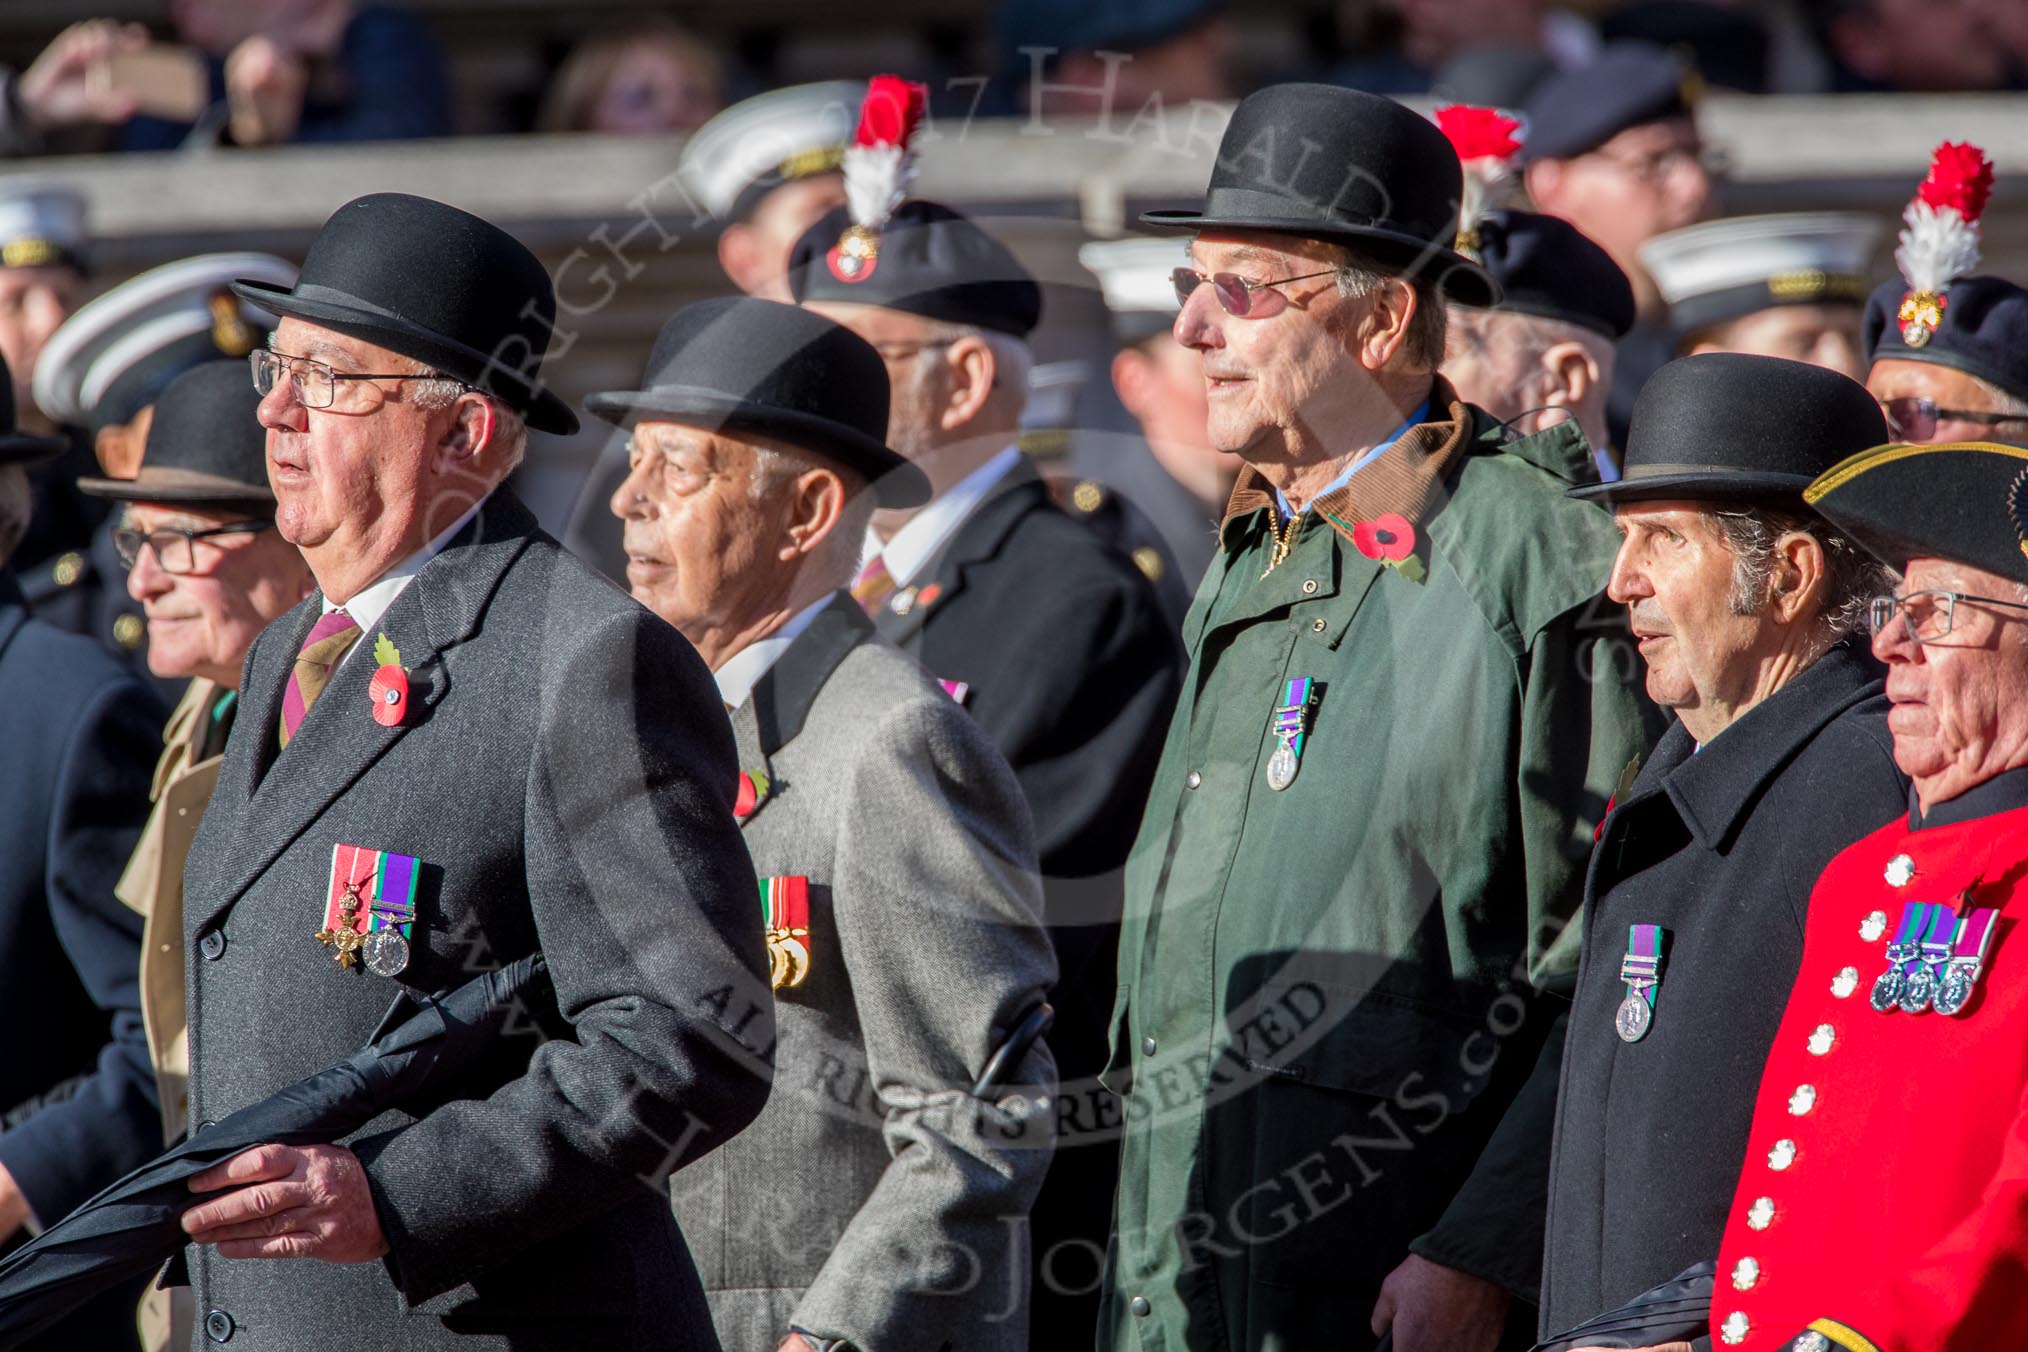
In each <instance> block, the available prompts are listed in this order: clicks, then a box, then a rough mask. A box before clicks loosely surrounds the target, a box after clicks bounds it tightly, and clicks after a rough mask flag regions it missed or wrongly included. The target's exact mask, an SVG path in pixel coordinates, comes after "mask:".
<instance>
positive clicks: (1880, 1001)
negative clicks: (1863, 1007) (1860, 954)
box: [1872, 962, 1903, 1014]
mask: <svg viewBox="0 0 2028 1352" xmlns="http://www.w3.org/2000/svg"><path fill="white" fill-rule="evenodd" d="M1902 984H1903V982H1902V976H1901V964H1900V963H1898V962H1897V963H1895V964H1894V965H1893V966H1892V967H1889V968H1888V969H1887V970H1886V971H1884V972H1882V973H1881V974H1880V977H1879V979H1878V980H1877V981H1875V982H1874V983H1873V997H1872V1000H1873V1008H1874V1010H1875V1012H1877V1013H1880V1014H1885V1013H1887V1012H1888V1011H1889V1010H1891V1009H1893V1008H1894V1007H1895V1006H1896V1005H1898V1004H1900V1003H1901V988H1902Z"/></svg>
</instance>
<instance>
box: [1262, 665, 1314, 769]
mask: <svg viewBox="0 0 2028 1352" xmlns="http://www.w3.org/2000/svg"><path fill="white" fill-rule="evenodd" d="M1317 695H1318V686H1317V683H1316V681H1315V680H1314V679H1312V678H1311V677H1308V676H1298V677H1296V678H1295V679H1294V680H1291V681H1289V682H1287V683H1286V684H1285V685H1284V686H1283V687H1282V702H1281V703H1280V704H1278V705H1276V706H1275V711H1274V717H1273V719H1272V720H1270V721H1269V723H1268V731H1269V732H1271V733H1273V734H1274V739H1275V749H1274V751H1273V752H1272V753H1271V754H1270V755H1269V756H1268V763H1267V783H1268V787H1269V788H1271V789H1273V790H1274V791H1275V792H1276V793H1280V792H1281V791H1282V790H1283V789H1286V788H1287V787H1288V786H1289V785H1291V784H1293V783H1295V782H1296V772H1297V771H1298V770H1300V769H1302V767H1303V741H1304V739H1305V738H1306V737H1308V736H1309V731H1310V714H1311V711H1312V710H1313V709H1314V708H1315V707H1316V704H1317Z"/></svg>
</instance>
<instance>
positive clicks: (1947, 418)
mask: <svg viewBox="0 0 2028 1352" xmlns="http://www.w3.org/2000/svg"><path fill="white" fill-rule="evenodd" d="M1880 411H1881V412H1882V413H1883V414H1885V415H1886V416H1887V430H1888V431H1889V432H1891V433H1893V435H1894V439H1895V440H1896V441H1928V440H1929V439H1930V438H1931V437H1933V436H1935V435H1936V425H1937V424H1938V423H1940V422H1962V423H1975V424H1977V425H1978V426H1980V427H1997V426H1998V425H1999V424H2001V423H2009V422H2028V416H2024V415H2022V414H2019V413H1983V412H1980V411H1979V410H1977V409H1969V408H1938V407H1937V406H1936V400H1934V399H1932V398H1930V397H1929V396H1928V395H1926V394H1907V395H1902V396H1901V397H1900V398H1897V399H1883V400H1881V401H1880Z"/></svg>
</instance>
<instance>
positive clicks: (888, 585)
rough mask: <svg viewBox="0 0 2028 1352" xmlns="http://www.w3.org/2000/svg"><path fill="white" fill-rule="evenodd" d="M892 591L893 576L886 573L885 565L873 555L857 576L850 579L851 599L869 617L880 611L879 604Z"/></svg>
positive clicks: (883, 561)
mask: <svg viewBox="0 0 2028 1352" xmlns="http://www.w3.org/2000/svg"><path fill="white" fill-rule="evenodd" d="M893 590H894V576H893V575H892V574H891V573H889V572H888V571H887V563H886V562H885V560H883V559H882V558H881V557H880V555H878V554H875V555H874V556H873V557H872V558H870V559H868V560H867V561H866V566H865V567H864V568H861V569H860V570H859V576H857V577H855V578H853V579H852V599H853V600H855V601H857V602H858V603H859V608H860V609H861V610H863V611H865V612H866V613H867V614H868V615H871V614H872V613H873V612H874V611H876V610H878V609H880V603H881V602H882V601H885V600H886V599H887V596H888V593H890V592H892V591H893Z"/></svg>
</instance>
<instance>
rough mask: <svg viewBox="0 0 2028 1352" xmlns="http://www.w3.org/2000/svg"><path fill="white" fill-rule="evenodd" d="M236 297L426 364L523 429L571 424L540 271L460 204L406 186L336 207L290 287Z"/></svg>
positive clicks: (240, 286) (517, 245)
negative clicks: (515, 415)
mask: <svg viewBox="0 0 2028 1352" xmlns="http://www.w3.org/2000/svg"><path fill="white" fill-rule="evenodd" d="M232 289H233V291H234V292H236V293H237V294H238V295H239V296H240V297H241V299H243V300H248V301H251V302H253V303H254V304H255V305H258V306H260V307H261V308H262V309H264V310H267V311H270V312H272V313H274V314H278V315H283V316H293V317H295V318H297V319H305V320H308V321H309V322H310V323H312V324H317V325H320V326H322V327H324V328H327V329H333V330H336V331H337V332H339V333H343V334H346V335H348V336H350V337H354V338H363V339H365V340H366V341H368V342H371V343H378V344H379V345H380V346H382V347H385V348H389V349H391V350H392V351H395V352H399V353H401V354H402V355H403V356H404V357H413V358H414V359H415V360H417V361H420V362H427V363H429V364H430V365H431V366H433V367H435V368H436V369H437V370H439V371H441V372H443V373H444V374H445V375H447V376H450V377H452V378H453V379H456V380H462V381H464V382H465V383H467V384H469V385H474V386H477V387H478V388H480V389H483V390H485V391H486V392H487V393H488V394H491V395H495V396H497V397H498V398H500V399H502V400H504V401H505V402H506V403H508V404H509V405H511V406H513V407H514V408H516V409H519V410H520V411H521V413H522V414H523V415H524V416H526V417H527V419H528V425H529V426H530V427H534V428H539V429H540V430H542V431H544V432H561V433H565V434H568V433H571V432H575V431H577V415H576V414H575V413H573V412H571V410H570V406H569V405H568V404H566V403H564V402H563V400H561V399H559V398H557V397H556V396H555V395H554V394H552V393H550V391H549V390H547V389H545V388H544V387H543V386H542V384H541V381H540V379H539V377H540V376H541V374H542V354H543V353H544V352H545V351H547V350H548V348H549V337H550V334H551V332H552V331H554V329H555V327H556V289H555V288H554V287H553V286H552V285H551V284H550V280H549V273H548V272H547V271H546V270H545V269H544V268H543V266H542V263H541V261H540V260H538V259H537V258H536V257H535V255H534V254H532V253H530V252H529V251H528V249H527V247H526V246H524V245H523V244H522V243H521V242H520V241H519V240H517V239H515V238H514V237H513V236H512V235H510V234H508V233H507V232H506V231H505V230H502V229H501V228H500V227H499V226H497V225H494V224H493V223H492V222H491V221H484V220H481V219H479V218H478V217H477V216H474V215H472V214H471V213H470V212H467V211H460V210H458V209H457V208H456V207H452V206H446V205H444V204H443V203H442V202H433V201H431V200H430V199H429V198H427V197H411V196H409V195H408V194H406V193H395V192H384V193H374V194H372V195H371V196H367V197H357V198H354V199H353V200H352V201H350V202H347V203H346V204H345V205H344V206H342V207H340V208H338V210H337V211H335V212H333V213H332V215H331V219H330V220H328V221H326V222H324V228H323V229H322V230H319V231H318V232H317V238H316V239H314V240H312V241H311V242H310V253H309V256H308V257H307V258H305V259H304V260H303V272H302V275H301V276H300V277H299V278H298V279H297V281H296V284H295V286H293V287H284V286H278V285H276V284H274V283H272V282H262V281H253V280H241V281H237V282H234V283H233V286H232Z"/></svg>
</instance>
